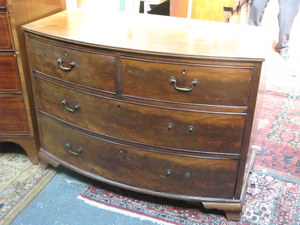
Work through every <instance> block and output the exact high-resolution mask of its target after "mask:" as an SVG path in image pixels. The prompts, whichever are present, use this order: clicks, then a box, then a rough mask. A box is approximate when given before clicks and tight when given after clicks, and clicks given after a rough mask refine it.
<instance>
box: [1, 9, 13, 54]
mask: <svg viewBox="0 0 300 225" xmlns="http://www.w3.org/2000/svg"><path fill="white" fill-rule="evenodd" d="M0 37H1V38H0V50H1V51H8V50H13V42H12V36H11V32H10V28H9V22H8V16H7V14H6V13H1V12H0Z"/></svg>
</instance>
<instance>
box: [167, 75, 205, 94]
mask: <svg viewBox="0 0 300 225" xmlns="http://www.w3.org/2000/svg"><path fill="white" fill-rule="evenodd" d="M168 81H169V83H170V84H174V88H175V89H176V90H177V91H181V92H191V91H192V90H193V88H194V86H196V85H197V84H199V83H200V81H199V80H198V79H197V78H194V79H192V81H191V87H178V86H177V85H176V82H177V80H176V78H175V77H174V76H171V77H169V79H168Z"/></svg>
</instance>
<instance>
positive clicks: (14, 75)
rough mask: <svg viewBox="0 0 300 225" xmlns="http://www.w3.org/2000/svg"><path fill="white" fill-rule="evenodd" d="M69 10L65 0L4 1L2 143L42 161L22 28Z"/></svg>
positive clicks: (0, 2) (0, 19)
mask: <svg viewBox="0 0 300 225" xmlns="http://www.w3.org/2000/svg"><path fill="white" fill-rule="evenodd" d="M63 9H65V6H64V1H61V0H51V1H48V0H47V1H46V0H43V1H38V2H36V1H32V0H22V1H17V0H7V1H6V0H0V142H3V141H10V142H14V143H17V144H19V145H20V146H21V147H23V149H24V150H25V151H26V153H27V154H28V156H29V158H30V160H31V161H32V162H33V163H37V162H38V157H37V149H38V147H37V139H36V126H35V124H34V120H35V117H34V109H33V105H32V93H31V88H30V86H31V85H30V76H29V70H28V62H27V59H26V50H25V43H24V35H23V32H22V29H21V25H23V24H25V23H28V22H31V21H33V20H36V19H40V18H41V17H43V16H48V15H50V14H53V13H55V12H58V11H61V10H63Z"/></svg>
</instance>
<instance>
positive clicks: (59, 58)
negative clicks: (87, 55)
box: [57, 57, 76, 72]
mask: <svg viewBox="0 0 300 225" xmlns="http://www.w3.org/2000/svg"><path fill="white" fill-rule="evenodd" d="M57 62H58V65H59V68H60V69H61V70H63V71H66V72H68V71H71V70H72V69H73V68H74V67H75V65H76V62H75V61H72V62H70V67H65V66H63V65H62V63H63V59H62V57H58V58H57Z"/></svg>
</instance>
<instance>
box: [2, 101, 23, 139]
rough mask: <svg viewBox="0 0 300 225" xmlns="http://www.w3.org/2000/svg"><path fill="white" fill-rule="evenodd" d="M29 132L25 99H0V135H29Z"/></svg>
mask: <svg viewBox="0 0 300 225" xmlns="http://www.w3.org/2000/svg"><path fill="white" fill-rule="evenodd" d="M28 132H29V127H28V124H27V118H26V110H25V105H24V100H23V97H22V96H18V97H0V133H1V134H28Z"/></svg>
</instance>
